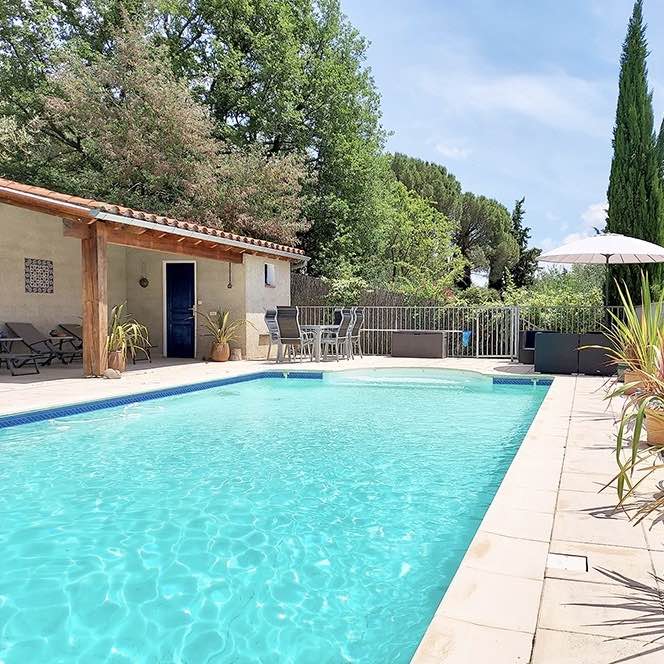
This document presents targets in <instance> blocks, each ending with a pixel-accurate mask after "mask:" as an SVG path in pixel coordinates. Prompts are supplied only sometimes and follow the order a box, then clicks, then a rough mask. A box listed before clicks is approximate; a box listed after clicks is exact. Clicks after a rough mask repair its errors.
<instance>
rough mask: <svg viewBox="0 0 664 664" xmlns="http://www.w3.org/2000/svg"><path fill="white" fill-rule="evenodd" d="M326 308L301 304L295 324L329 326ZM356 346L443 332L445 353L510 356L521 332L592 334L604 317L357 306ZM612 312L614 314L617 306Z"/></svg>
mask: <svg viewBox="0 0 664 664" xmlns="http://www.w3.org/2000/svg"><path fill="white" fill-rule="evenodd" d="M335 308H336V307H332V306H303V307H298V309H299V311H300V323H302V324H305V325H307V324H308V325H322V324H331V323H332V322H333V321H334V310H335ZM363 309H364V326H363V328H362V332H361V339H362V350H363V352H364V353H365V354H367V355H389V354H390V352H391V344H392V332H398V331H428V332H445V333H446V334H445V336H446V339H447V355H448V356H449V357H505V358H516V357H517V356H518V351H519V334H520V332H521V331H522V330H533V329H536V330H553V331H556V332H574V333H576V332H579V333H581V332H593V331H597V330H600V329H602V327H603V325H604V324H606V323H607V322H608V321H609V320H610V317H609V316H608V314H607V311H606V310H605V309H602V308H599V309H598V308H597V307H505V306H498V307H496V306H492V307H479V306H477V307H417V306H412V307H407V306H401V307H363ZM612 312H613V313H614V314H615V315H620V309H619V308H618V307H614V308H613V309H612Z"/></svg>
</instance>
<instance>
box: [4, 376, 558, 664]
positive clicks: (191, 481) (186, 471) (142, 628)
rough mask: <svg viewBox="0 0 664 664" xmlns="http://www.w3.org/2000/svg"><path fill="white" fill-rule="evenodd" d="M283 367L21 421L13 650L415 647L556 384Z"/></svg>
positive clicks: (359, 650)
mask: <svg viewBox="0 0 664 664" xmlns="http://www.w3.org/2000/svg"><path fill="white" fill-rule="evenodd" d="M546 389H547V388H546V387H545V386H534V385H496V384H493V382H492V380H491V378H488V377H484V376H480V375H478V374H471V373H465V372H453V371H432V370H376V371H370V372H367V371H363V372H357V371H350V372H343V373H339V374H326V375H325V377H324V379H323V380H293V379H283V378H262V379H260V380H254V381H251V382H243V383H237V384H232V385H223V386H219V387H213V388H210V389H207V390H204V391H199V392H195V393H191V394H182V395H176V396H171V397H166V398H163V399H157V400H152V401H146V402H142V403H135V404H129V405H125V406H119V407H115V408H110V409H106V410H97V411H93V412H88V413H81V414H78V415H73V416H68V417H61V418H59V419H54V420H48V421H41V422H35V423H33V424H26V425H23V426H16V427H12V428H6V429H2V430H0V455H1V459H2V463H1V464H0V485H1V486H2V491H1V492H0V514H1V515H2V518H1V519H0V546H1V550H2V557H1V558H0V662H4V664H29V663H32V662H39V663H40V664H41V663H43V662H55V661H57V662H79V661H80V662H105V661H109V662H132V663H135V662H155V663H157V662H160V663H161V662H187V663H189V664H199V663H203V662H286V663H291V662H293V663H294V662H297V663H298V664H301V663H308V662H317V663H318V662H321V663H327V662H330V663H332V662H344V661H349V662H363V663H364V662H371V663H373V662H375V663H377V664H378V663H380V664H383V663H387V662H399V663H400V662H404V663H405V662H408V661H409V659H410V658H411V656H412V654H413V653H414V651H415V648H416V647H417V644H418V642H419V640H420V638H421V637H422V635H423V633H424V631H425V629H426V626H427V624H428V623H429V621H430V619H431V616H432V615H433V613H434V611H435V609H436V607H437V605H438V603H439V602H440V599H441V597H442V595H443V594H444V592H445V589H446V588H447V585H448V584H449V582H450V581H451V579H452V576H453V575H454V572H455V570H456V568H457V566H458V564H459V562H460V560H461V558H462V557H463V555H464V553H465V550H466V548H467V547H468V545H469V543H470V541H471V539H472V537H473V535H474V533H475V531H476V529H477V526H478V525H479V522H480V520H481V519H482V516H483V515H484V512H485V511H486V508H487V507H488V505H489V503H490V502H491V500H492V498H493V495H494V494H495V491H496V489H497V487H498V485H499V484H500V481H501V480H502V478H503V476H504V474H505V472H506V470H507V467H508V466H509V464H510V462H511V460H512V458H513V456H514V454H515V452H516V450H517V448H518V446H519V444H520V442H521V440H522V439H523V436H524V435H525V433H526V431H527V428H528V426H529V424H530V422H531V420H532V418H533V417H534V415H535V413H536V411H537V409H538V407H539V405H540V404H541V402H542V400H543V398H544V395H545V394H546Z"/></svg>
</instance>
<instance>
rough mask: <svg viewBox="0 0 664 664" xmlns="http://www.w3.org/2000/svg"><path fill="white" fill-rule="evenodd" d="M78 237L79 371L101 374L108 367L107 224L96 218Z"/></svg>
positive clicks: (89, 374)
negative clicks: (81, 302)
mask: <svg viewBox="0 0 664 664" xmlns="http://www.w3.org/2000/svg"><path fill="white" fill-rule="evenodd" d="M85 228H86V229H87V231H88V233H87V237H84V238H82V239H81V252H82V270H81V274H82V285H83V288H82V291H83V371H84V373H85V375H86V376H101V375H102V374H103V373H104V371H106V369H108V353H107V352H106V338H107V335H108V303H107V295H106V291H107V282H108V257H107V244H108V242H107V238H106V235H107V228H106V226H105V225H104V224H102V223H99V222H96V223H94V224H92V225H90V226H86V227H85Z"/></svg>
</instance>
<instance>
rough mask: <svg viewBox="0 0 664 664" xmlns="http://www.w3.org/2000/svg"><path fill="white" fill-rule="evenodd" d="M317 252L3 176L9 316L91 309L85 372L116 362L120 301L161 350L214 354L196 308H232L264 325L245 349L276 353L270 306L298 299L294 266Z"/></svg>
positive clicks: (47, 325)
mask: <svg viewBox="0 0 664 664" xmlns="http://www.w3.org/2000/svg"><path fill="white" fill-rule="evenodd" d="M306 261H307V257H306V256H305V255H304V252H303V251H302V250H301V249H297V248H294V247H289V246H284V245H281V244H277V243H274V242H268V241H266V240H260V239H256V238H250V237H244V236H240V235H235V234H233V233H227V232H224V231H221V230H218V229H214V228H209V227H206V226H202V225H200V224H197V223H193V222H189V221H181V220H177V219H171V218H168V217H163V216H159V215H155V214H150V213H147V212H141V211H138V210H132V209H130V208H126V207H121V206H118V205H113V204H109V203H104V202H100V201H94V200H90V199H87V198H81V197H78V196H70V195H67V194H62V193H58V192H55V191H51V190H48V189H43V188H41V187H32V186H28V185H25V184H21V183H19V182H14V181H11V180H6V179H3V178H0V325H1V324H2V323H3V322H5V321H27V322H31V323H33V324H34V325H35V326H36V327H37V328H38V329H40V330H42V331H44V332H48V331H50V330H52V329H53V328H55V327H56V325H57V324H58V323H66V322H76V321H80V320H82V322H83V337H84V358H83V360H84V371H85V374H86V375H96V376H98V375H100V374H101V373H103V371H104V369H105V368H106V353H105V340H106V334H107V327H108V312H109V308H110V307H112V306H114V305H115V304H119V303H121V302H124V301H126V302H127V310H128V311H129V312H130V313H131V314H132V315H133V316H134V317H135V318H136V319H137V320H138V321H139V322H141V323H143V324H144V325H146V327H147V328H148V331H149V334H150V341H151V343H152V344H153V345H154V346H156V349H154V350H153V355H154V354H155V353H159V354H161V355H163V356H165V357H191V358H194V357H196V358H201V357H204V356H205V355H206V354H207V353H208V350H209V346H210V339H209V338H206V337H205V336H204V335H203V334H202V332H201V331H200V330H199V329H197V326H196V321H195V319H194V316H193V315H192V312H193V310H194V309H198V310H199V311H205V312H210V311H214V310H215V309H217V308H218V307H222V308H223V309H226V310H229V311H230V312H231V315H232V316H233V317H234V318H245V319H246V320H248V321H250V322H251V323H252V324H253V326H252V325H246V326H245V330H244V333H243V336H242V339H241V340H240V341H239V343H238V344H237V345H239V346H240V347H241V349H242V352H243V356H244V357H246V358H249V359H258V358H262V357H265V355H266V350H267V348H268V340H269V338H268V335H267V329H266V327H265V324H264V322H263V315H264V313H265V309H266V308H267V307H273V306H275V305H286V304H289V303H290V273H291V270H292V269H295V268H297V267H301V266H302V265H304V264H305V263H306Z"/></svg>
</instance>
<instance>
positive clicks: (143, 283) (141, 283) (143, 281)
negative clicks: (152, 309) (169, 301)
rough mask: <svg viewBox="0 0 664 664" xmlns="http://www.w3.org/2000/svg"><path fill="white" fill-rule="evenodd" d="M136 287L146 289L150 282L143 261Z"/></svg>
mask: <svg viewBox="0 0 664 664" xmlns="http://www.w3.org/2000/svg"><path fill="white" fill-rule="evenodd" d="M138 285H139V286H140V287H141V288H147V287H148V286H149V285H150V280H149V279H148V277H147V275H146V269H145V261H141V278H140V279H139V280H138Z"/></svg>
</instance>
